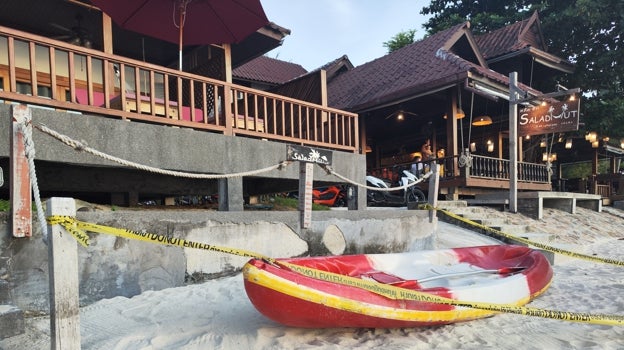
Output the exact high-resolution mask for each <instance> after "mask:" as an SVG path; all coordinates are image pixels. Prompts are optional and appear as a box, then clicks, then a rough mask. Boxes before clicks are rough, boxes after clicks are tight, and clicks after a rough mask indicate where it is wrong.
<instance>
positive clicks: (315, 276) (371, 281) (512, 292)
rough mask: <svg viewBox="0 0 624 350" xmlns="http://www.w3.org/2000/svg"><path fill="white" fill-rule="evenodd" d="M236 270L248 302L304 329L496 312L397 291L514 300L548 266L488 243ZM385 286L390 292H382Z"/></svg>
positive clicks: (545, 278)
mask: <svg viewBox="0 0 624 350" xmlns="http://www.w3.org/2000/svg"><path fill="white" fill-rule="evenodd" d="M243 276H244V283H245V290H246V292H247V295H248V297H249V299H250V300H251V302H252V304H253V305H254V306H255V307H256V309H257V310H258V311H259V312H260V313H262V314H263V315H265V316H266V317H268V318H270V319H271V320H274V321H276V322H278V323H281V324H284V325H287V326H293V327H307V328H327V327H366V328H395V327H419V326H430V325H439V324H448V323H454V322H462V321H468V320H474V319H478V318H483V317H489V316H492V315H493V314H495V313H496V312H495V311H489V310H481V309H473V308H467V307H460V306H454V305H448V304H439V303H432V302H426V301H417V300H413V299H410V298H406V299H403V298H401V291H404V290H405V291H418V292H423V293H428V294H433V295H436V296H440V297H445V298H449V299H454V300H461V301H469V302H484V303H491V304H506V305H514V306H520V305H524V304H526V303H528V302H529V301H531V300H532V299H533V298H535V297H537V296H538V295H540V294H541V293H543V292H544V291H546V289H547V288H548V286H549V285H550V282H551V280H552V276H553V272H552V268H551V266H550V263H549V262H548V260H547V259H546V257H545V256H544V255H543V254H542V253H540V252H539V251H536V250H533V249H530V248H528V247H523V246H516V245H491V246H479V247H466V248H453V249H442V250H429V251H417V252H408V253H396V254H360V255H344V256H325V257H308V258H292V259H276V260H275V261H264V260H259V259H252V260H250V261H249V262H248V263H247V264H245V266H244V268H243ZM358 281H365V282H364V283H358ZM376 286H378V287H379V288H376ZM388 286H392V287H388ZM388 290H390V291H391V292H392V293H394V297H389V295H384V291H385V292H387V291H388ZM380 291H381V293H380ZM397 291H398V293H396V292H397Z"/></svg>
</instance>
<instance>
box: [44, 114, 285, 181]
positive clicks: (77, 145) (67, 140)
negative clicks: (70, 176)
mask: <svg viewBox="0 0 624 350" xmlns="http://www.w3.org/2000/svg"><path fill="white" fill-rule="evenodd" d="M35 128H37V129H39V130H40V131H41V132H43V133H45V134H48V135H50V136H52V137H54V138H56V139H57V140H59V141H61V142H62V143H64V144H66V145H68V146H69V147H72V148H73V149H75V150H76V151H83V152H86V153H89V154H92V155H94V156H97V157H101V158H104V159H106V160H109V161H112V162H115V163H118V164H121V165H125V166H129V167H132V168H136V169H139V170H144V171H149V172H153V173H157V174H163V175H170V176H177V177H186V178H191V179H227V178H236V177H244V176H253V175H258V174H261V173H265V172H268V171H272V170H276V169H277V170H282V169H284V168H285V167H286V166H287V165H290V164H291V163H292V162H291V161H281V162H279V163H278V164H275V165H271V166H269V167H266V168H262V169H258V170H252V171H244V172H239V173H232V174H198V173H187V172H181V171H173V170H165V169H160V168H156V167H151V166H147V165H142V164H139V163H135V162H131V161H127V160H124V159H121V158H118V157H115V156H111V155H108V154H106V153H103V152H100V151H98V150H95V149H93V148H91V147H89V146H88V145H87V143H86V142H84V141H82V142H80V141H77V140H75V139H72V138H71V137H69V136H66V135H63V134H60V133H58V132H56V131H54V130H52V129H50V128H48V127H46V126H45V125H43V124H40V125H35Z"/></svg>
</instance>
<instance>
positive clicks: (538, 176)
mask: <svg viewBox="0 0 624 350" xmlns="http://www.w3.org/2000/svg"><path fill="white" fill-rule="evenodd" d="M470 163H471V166H470V167H466V169H467V172H468V176H471V177H480V178H488V179H496V180H509V176H510V173H509V164H510V162H509V160H507V159H500V158H492V157H486V156H479V155H472V160H471V162H470ZM518 181H525V182H543V183H549V182H550V180H549V176H548V167H547V166H546V165H545V164H536V163H526V162H518Z"/></svg>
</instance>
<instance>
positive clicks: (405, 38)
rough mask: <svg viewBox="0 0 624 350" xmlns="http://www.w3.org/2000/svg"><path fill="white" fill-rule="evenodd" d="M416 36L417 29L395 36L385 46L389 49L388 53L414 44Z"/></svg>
mask: <svg viewBox="0 0 624 350" xmlns="http://www.w3.org/2000/svg"><path fill="white" fill-rule="evenodd" d="M415 34H416V29H410V30H408V31H405V32H400V33H398V34H397V35H395V36H393V37H392V38H391V39H390V40H388V41H385V42H384V43H383V46H384V47H385V48H387V49H388V53H391V52H394V51H396V50H398V49H400V48H402V47H403V46H407V45H409V44H411V43H413V42H414V35H415Z"/></svg>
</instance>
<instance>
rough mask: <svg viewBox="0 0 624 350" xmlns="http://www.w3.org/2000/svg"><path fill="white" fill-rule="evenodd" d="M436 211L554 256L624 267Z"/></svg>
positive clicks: (611, 261) (615, 261)
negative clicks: (554, 254)
mask: <svg viewBox="0 0 624 350" xmlns="http://www.w3.org/2000/svg"><path fill="white" fill-rule="evenodd" d="M431 208H432V207H430V206H429V207H426V209H431ZM437 211H440V212H442V213H443V214H444V215H447V216H449V217H451V218H453V219H455V220H459V221H461V222H463V223H465V224H468V225H470V226H474V227H477V228H479V229H482V230H485V231H487V232H489V233H492V234H494V235H496V236H499V237H505V238H507V239H510V240H513V241H516V242H519V243H522V244H526V245H530V246H533V247H536V248H539V249H543V250H545V251H549V252H553V253H556V254H561V255H565V256H569V257H573V258H578V259H583V260H588V261H593V262H599V263H605V264H612V265H617V266H624V261H622V260H616V259H610V258H601V257H598V256H593V255H586V254H581V253H576V252H572V251H569V250H565V249H560V248H556V247H553V246H549V245H546V244H542V243H539V242H533V241H531V240H528V239H526V238H522V237H518V236H514V235H510V234H508V233H505V232H502V231H499V230H496V229H493V228H491V227H489V226H485V225H482V224H479V223H477V222H474V221H472V220H469V219H466V218H464V217H462V216H459V215H457V214H454V213H452V212H450V211H447V210H444V209H439V208H438V209H437Z"/></svg>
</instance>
